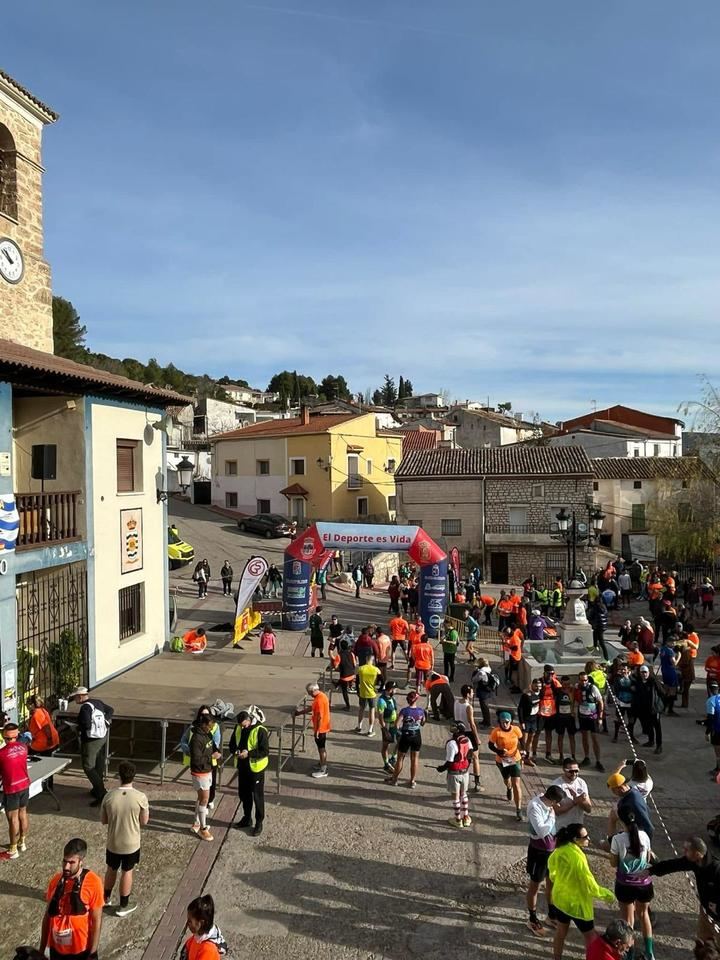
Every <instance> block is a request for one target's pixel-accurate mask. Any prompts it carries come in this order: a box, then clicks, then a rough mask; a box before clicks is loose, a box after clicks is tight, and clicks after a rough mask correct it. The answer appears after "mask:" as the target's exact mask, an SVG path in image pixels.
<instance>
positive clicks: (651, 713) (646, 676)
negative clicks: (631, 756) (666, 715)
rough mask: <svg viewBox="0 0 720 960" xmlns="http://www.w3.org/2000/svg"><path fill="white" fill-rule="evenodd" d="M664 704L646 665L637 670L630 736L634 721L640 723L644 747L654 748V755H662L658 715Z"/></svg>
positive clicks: (633, 730) (660, 727)
mask: <svg viewBox="0 0 720 960" xmlns="http://www.w3.org/2000/svg"><path fill="white" fill-rule="evenodd" d="M664 709H665V704H664V701H663V698H662V694H661V692H660V688H659V687H658V685H657V681H656V680H655V677H654V676H653V675H652V673H651V672H650V667H649V666H648V665H647V663H643V664H641V665H640V666H639V667H638V668H637V679H636V681H635V686H634V688H633V697H632V706H631V710H630V716H631V719H630V727H629V729H630V736H631V737H632V736H633V735H634V732H635V720H639V721H640V726H641V727H642V731H643V733H644V734H645V736H646V737H647V742H646V743H644V744H643V746H645V747H652V746H654V747H655V753H657V754H660V753H662V742H663V738H662V723H661V721H660V714H661V713H662V711H663V710H664Z"/></svg>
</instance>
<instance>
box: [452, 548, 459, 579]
mask: <svg viewBox="0 0 720 960" xmlns="http://www.w3.org/2000/svg"><path fill="white" fill-rule="evenodd" d="M450 568H451V570H452V572H453V574H454V575H455V583H456V584H458V583H460V551H459V550H458V548H457V547H453V548H452V550H451V551H450Z"/></svg>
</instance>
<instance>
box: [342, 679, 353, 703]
mask: <svg viewBox="0 0 720 960" xmlns="http://www.w3.org/2000/svg"><path fill="white" fill-rule="evenodd" d="M351 683H352V680H340V681H339V685H340V693H341V694H342V698H343V700H344V701H345V706H346V707H348V708H349V707H350V697H349V696H348V690H349V689H350V684H351Z"/></svg>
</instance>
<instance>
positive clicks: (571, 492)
mask: <svg viewBox="0 0 720 960" xmlns="http://www.w3.org/2000/svg"><path fill="white" fill-rule="evenodd" d="M486 491H487V503H486V507H485V516H486V520H487V523H488V525H489V526H490V525H502V524H506V523H508V522H509V521H508V507H509V506H524V507H526V508H527V522H528V524H532V525H537V526H541V525H543V524H550V523H554V522H556V519H555V513H556V512H557V508H558V507H560V506H565V507H569V508H571V509H572V508H573V507H575V508H576V509H578V508H579V509H580V510H581V511H582V512H583V513H584V512H585V505H586V503H587V500H588V497H592V480H591V478H589V477H588V478H587V479H579V478H574V477H534V478H533V477H488V479H487V484H486Z"/></svg>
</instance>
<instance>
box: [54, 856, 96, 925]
mask: <svg viewBox="0 0 720 960" xmlns="http://www.w3.org/2000/svg"><path fill="white" fill-rule="evenodd" d="M88 873H90V871H89V870H88V869H87V867H85V868H84V869H83V870H81V871H80V876H79V877H78V878H77V879H76V878H75V877H69V878H68V879H67V880H66V879H65V877H60V879H59V880H58V882H57V883H56V884H55V892H54V893H53V895H52V898H51V900H50V903H49V904H48V916H49V917H59V916H60V901H61V900H62V898H63V897H64V896H65V884H66V883H72V885H73V886H72V890H71V891H70V903H69V907H70V909H69V910H68V912H67V913H65V914H63V916H66V917H81V916H84V914H86V913H87V912H88V909H87V907H86V906H85V904H84V903H83V901H82V897H81V896H80V891H81V890H82V885H83V882H84V880H85V877H86V876H87V875H88Z"/></svg>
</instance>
